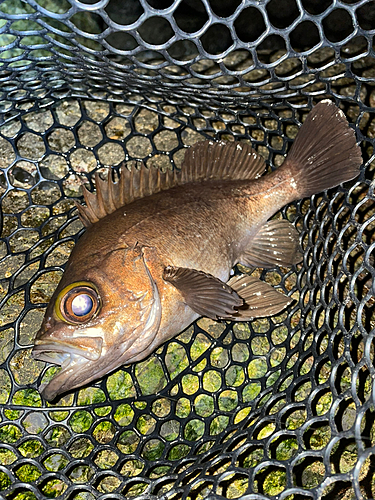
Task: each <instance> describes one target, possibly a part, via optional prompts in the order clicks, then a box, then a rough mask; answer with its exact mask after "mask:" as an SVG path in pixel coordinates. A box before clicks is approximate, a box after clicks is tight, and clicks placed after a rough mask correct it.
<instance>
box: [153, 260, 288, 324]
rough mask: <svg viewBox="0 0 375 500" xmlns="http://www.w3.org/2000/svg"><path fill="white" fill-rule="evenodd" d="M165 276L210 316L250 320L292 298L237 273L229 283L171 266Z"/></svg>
mask: <svg viewBox="0 0 375 500" xmlns="http://www.w3.org/2000/svg"><path fill="white" fill-rule="evenodd" d="M163 278H164V279H165V281H168V282H169V283H171V284H172V285H173V286H175V287H176V288H177V289H178V290H179V292H180V293H181V295H182V296H183V298H184V301H185V303H186V304H187V305H188V306H189V307H191V308H192V309H193V310H194V311H195V312H196V313H198V314H200V315H201V316H206V317H208V318H211V319H214V320H217V319H231V320H234V321H248V320H251V319H253V318H259V317H264V316H272V315H274V314H277V313H278V312H280V311H282V310H283V309H284V308H285V307H286V306H287V305H289V304H290V303H291V302H292V299H291V298H290V297H286V296H285V295H283V294H282V293H279V292H277V291H276V290H275V289H274V288H272V286H270V285H268V284H267V283H264V281H261V280H258V279H256V278H253V277H251V276H247V275H241V276H234V277H233V278H231V279H230V280H229V281H228V283H224V282H223V281H221V280H219V279H218V278H215V277H214V276H212V275H211V274H207V273H204V272H202V271H197V270H196V269H188V268H184V267H172V266H168V267H166V268H165V270H164V274H163Z"/></svg>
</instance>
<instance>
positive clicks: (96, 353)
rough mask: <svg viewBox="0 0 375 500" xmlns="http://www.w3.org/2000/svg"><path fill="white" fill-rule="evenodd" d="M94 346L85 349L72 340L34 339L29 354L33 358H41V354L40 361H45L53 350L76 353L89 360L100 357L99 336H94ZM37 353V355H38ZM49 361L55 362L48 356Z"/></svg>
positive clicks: (100, 340)
mask: <svg viewBox="0 0 375 500" xmlns="http://www.w3.org/2000/svg"><path fill="white" fill-rule="evenodd" d="M94 342H95V346H94V347H93V348H91V349H85V348H82V347H78V346H77V345H76V344H74V343H73V342H67V341H63V340H58V339H53V340H50V339H48V340H43V339H39V340H35V342H34V347H33V350H32V351H31V356H32V357H33V358H34V359H41V357H40V356H43V359H41V360H42V361H47V359H46V358H47V357H48V354H47V353H48V352H53V353H56V354H59V353H60V354H69V355H70V354H73V355H78V356H81V357H83V358H86V359H88V360H90V361H95V360H97V359H99V358H100V356H101V353H102V344H103V341H102V339H101V338H94ZM38 354H39V356H38ZM50 359H51V361H48V362H51V363H54V364H57V363H56V362H55V361H54V360H53V358H52V357H51V358H50Z"/></svg>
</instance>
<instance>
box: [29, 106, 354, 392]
mask: <svg viewBox="0 0 375 500" xmlns="http://www.w3.org/2000/svg"><path fill="white" fill-rule="evenodd" d="M361 164H362V158H361V151H360V148H359V146H358V145H357V144H356V138H355V134H354V131H353V129H351V128H350V127H349V125H348V122H347V120H346V118H345V116H344V114H343V113H342V111H340V110H339V109H338V108H337V107H336V106H335V105H334V104H333V103H332V102H331V101H327V100H326V101H322V102H320V103H319V104H318V105H316V106H315V107H314V108H313V110H312V111H311V112H310V113H309V114H308V116H307V118H306V120H305V122H304V124H303V125H302V127H301V129H300V131H299V133H298V135H297V137H296V139H295V141H294V143H293V145H292V147H291V150H290V152H289V154H288V156H287V158H286V159H285V161H284V163H283V165H282V166H281V167H280V168H278V169H277V170H275V171H274V172H272V173H269V174H268V175H265V176H262V174H263V172H264V170H265V162H264V160H263V159H262V157H261V156H259V155H258V154H257V153H256V152H255V151H254V150H253V149H252V148H251V147H250V146H249V145H247V144H245V143H242V142H229V143H224V142H214V141H213V140H212V141H204V142H198V143H197V144H195V145H194V146H192V147H191V148H189V149H187V151H186V154H185V158H184V162H183V165H182V168H181V171H176V170H174V171H167V172H166V173H161V172H160V171H159V170H158V169H157V168H154V167H150V168H146V167H145V166H142V167H141V168H140V169H136V168H134V167H133V168H132V169H131V170H128V169H126V168H123V169H122V171H121V175H120V178H119V180H118V181H117V182H115V181H114V180H113V179H112V175H111V172H109V174H108V181H104V180H102V179H100V177H99V176H96V193H95V194H94V193H91V192H89V191H87V190H85V189H84V198H85V202H86V205H85V206H83V205H79V204H77V206H78V210H79V215H80V218H81V220H82V222H83V224H84V225H85V226H86V228H87V229H86V232H85V233H84V235H83V236H82V237H81V238H80V240H79V241H78V243H77V245H76V246H75V248H74V249H73V252H72V254H71V256H70V258H69V260H68V263H67V266H66V269H65V272H64V275H63V277H62V279H61V281H60V283H59V285H58V287H57V289H56V291H55V293H54V295H53V297H52V299H51V301H50V303H49V305H48V307H47V311H46V314H45V317H44V320H43V323H42V326H41V329H40V331H39V332H38V334H37V336H36V339H35V346H34V348H33V352H32V354H33V357H34V358H35V359H39V360H42V361H47V362H51V363H55V364H58V365H61V370H60V372H59V373H57V375H55V377H54V378H53V379H52V380H51V381H50V382H49V383H48V384H46V385H44V387H41V388H40V390H41V392H42V394H43V396H44V398H45V399H47V400H53V399H54V398H55V397H56V396H57V395H59V394H61V393H63V392H66V391H69V390H71V389H74V388H77V387H80V386H82V385H84V384H87V383H88V382H90V381H92V380H95V379H98V378H100V377H102V376H103V375H106V374H108V373H109V372H112V371H113V370H115V369H116V368H118V367H119V366H121V365H123V364H129V363H134V362H135V361H139V360H142V359H143V358H145V357H146V356H148V355H149V354H150V353H151V352H153V351H154V350H155V349H156V348H157V347H158V346H160V344H162V343H163V342H165V341H166V340H168V339H170V338H171V337H174V336H175V335H177V334H178V333H180V332H181V331H182V330H183V329H185V328H186V327H187V326H189V325H190V324H191V323H192V322H193V321H194V320H196V319H197V318H198V317H199V316H207V317H209V318H213V319H214V320H234V321H249V320H252V319H253V318H257V317H264V316H271V315H274V314H277V313H279V312H280V311H281V310H283V309H284V308H285V307H286V306H287V305H288V304H290V302H291V299H290V297H287V296H285V295H284V294H282V293H280V292H278V291H276V290H275V289H274V288H273V287H271V286H270V285H268V284H266V283H264V282H263V281H261V280H258V279H256V278H253V277H251V276H249V275H246V274H245V275H235V276H232V277H231V278H230V274H231V269H232V268H233V266H235V265H236V264H237V263H241V264H243V265H245V266H254V267H264V268H274V267H275V266H291V265H293V264H295V263H297V262H300V260H301V259H302V255H301V253H300V250H299V234H298V232H297V230H296V229H295V227H294V226H293V225H292V224H291V223H290V222H288V221H287V220H284V219H282V220H272V219H271V220H270V217H272V216H273V215H274V214H275V213H276V212H277V211H278V210H280V209H281V208H282V207H283V206H284V205H286V204H288V203H291V202H293V201H294V200H298V199H300V198H305V197H309V196H311V195H313V194H315V193H319V192H321V191H323V190H325V189H328V188H332V187H334V186H337V185H338V184H341V183H342V182H345V181H348V180H350V179H353V178H354V177H356V176H357V175H358V173H359V167H360V165H361ZM229 278H230V279H229ZM228 280H229V281H228Z"/></svg>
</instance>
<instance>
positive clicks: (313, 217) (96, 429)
mask: <svg viewBox="0 0 375 500" xmlns="http://www.w3.org/2000/svg"><path fill="white" fill-rule="evenodd" d="M0 26H1V28H0V110H1V115H0V120H1V121H0V151H1V154H0V167H1V170H0V195H1V217H0V219H1V227H2V233H1V239H0V299H1V309H0V332H1V333H0V363H1V365H0V404H1V407H0V416H1V422H0V443H1V444H0V491H1V495H2V496H3V497H4V498H6V499H11V500H23V499H27V500H33V499H42V498H55V497H62V498H64V499H72V500H73V499H74V500H91V499H94V498H103V499H104V498H105V499H121V498H124V497H126V498H128V497H138V498H140V499H142V498H144V499H146V498H147V499H155V498H159V497H162V498H164V499H180V498H182V499H189V500H195V499H197V500H198V499H201V498H210V499H224V498H228V499H230V498H239V497H242V498H248V499H250V498H251V499H265V498H270V497H275V496H277V498H279V499H285V500H286V499H288V500H292V499H293V500H300V499H308V498H311V499H318V498H326V499H330V498H331V499H335V498H344V499H352V498H358V499H360V498H361V499H362V498H363V499H370V498H373V497H374V491H375V475H374V470H375V468H374V466H375V449H374V446H375V443H374V440H375V435H374V429H375V427H374V419H375V410H374V389H373V386H374V383H373V380H374V377H375V367H374V363H375V359H374V358H375V341H374V336H375V329H374V326H375V319H374V303H375V301H374V275H375V269H374V257H375V233H374V232H375V208H374V206H375V205H374V165H375V163H374V153H373V145H374V137H375V113H374V103H375V89H374V82H375V60H374V57H373V56H374V53H373V34H374V32H375V2H372V1H370V2H369V1H366V0H360V1H352V0H347V1H344V0H342V1H340V2H339V1H338V0H325V1H321V2H314V1H312V0H282V1H280V0H269V1H268V0H265V1H262V2H255V1H254V2H252V1H246V0H245V1H242V2H241V1H240V0H234V1H231V2H226V1H224V0H210V1H208V0H183V1H179V0H175V1H173V0H148V1H147V2H146V0H139V1H138V0H127V2H121V1H114V0H110V1H108V0H100V1H97V2H95V1H94V0H86V1H81V2H79V1H78V0H69V2H68V1H66V0H59V1H58V0H27V2H26V1H22V2H21V1H17V0H6V1H2V2H0ZM323 98H330V99H332V100H333V101H334V102H335V103H336V104H337V105H338V106H340V108H341V109H342V110H343V111H344V113H345V115H346V116H347V118H348V120H349V122H350V123H351V124H352V126H353V127H354V128H355V131H356V135H357V139H358V141H361V146H362V152H363V157H364V161H365V165H364V168H363V170H362V172H361V175H360V177H359V178H358V179H356V180H355V181H352V182H350V183H347V184H345V185H344V186H341V187H339V188H337V189H335V190H331V191H329V192H326V193H322V194H320V195H316V196H313V197H312V198H311V199H308V200H301V201H299V202H296V203H294V204H292V205H289V206H287V207H286V208H284V209H283V210H282V212H281V213H280V214H279V216H280V217H285V218H287V219H288V220H290V221H291V222H293V223H294V224H295V225H296V227H297V228H298V230H299V231H300V233H301V244H302V246H303V249H304V259H303V262H302V263H301V264H299V265H297V266H294V267H293V268H292V269H287V268H285V269H284V268H275V269H271V270H267V271H265V270H262V269H246V268H242V269H241V271H242V272H248V273H252V274H253V275H254V276H257V277H261V279H263V280H265V281H267V282H268V283H270V284H272V285H273V286H275V287H276V288H278V289H282V290H284V291H285V292H287V293H288V294H290V295H291V296H292V297H293V298H294V299H295V302H294V304H293V305H292V306H291V307H290V308H288V310H287V311H285V312H283V313H281V314H279V315H278V316H274V317H272V318H266V319H259V320H256V321H253V322H251V323H237V324H233V323H229V322H224V323H215V322H213V321H211V320H208V319H204V318H202V319H200V320H198V321H197V322H196V323H195V324H194V325H192V326H191V327H190V328H188V329H187V330H186V331H184V332H183V333H181V334H180V335H179V336H178V337H176V338H175V339H172V340H171V341H169V342H168V343H166V344H165V345H163V346H161V347H160V348H159V349H158V350H157V352H156V353H154V354H153V355H151V356H150V357H149V358H147V359H146V360H145V361H143V362H140V363H137V364H134V365H131V366H127V367H123V368H121V369H119V370H117V371H116V372H115V373H113V374H110V375H109V376H106V377H104V378H103V379H102V380H100V381H98V382H97V383H94V384H92V385H91V386H89V387H85V388H82V389H79V390H76V391H74V393H71V394H68V395H65V396H64V397H63V398H61V399H60V400H59V401H58V402H57V403H55V404H50V403H47V402H46V401H43V400H42V399H41V398H40V396H39V393H38V391H37V386H38V385H39V384H40V383H41V382H42V381H46V380H48V379H49V378H51V377H52V375H53V374H54V373H55V372H56V368H55V367H53V366H48V365H45V364H44V363H42V362H37V361H34V360H32V359H31V357H30V352H31V347H32V342H33V338H34V336H35V333H36V331H37V329H38V326H39V325H40V323H41V320H42V317H43V313H44V310H45V306H46V303H47V302H48V300H49V298H50V297H51V295H52V293H53V290H54V289H55V287H56V285H57V283H58V281H59V279H60V277H61V274H62V270H63V268H64V264H65V262H66V260H67V258H68V256H69V254H70V252H71V249H72V247H73V246H74V243H75V241H76V240H77V238H78V237H79V235H80V234H81V233H82V231H83V228H82V224H81V223H80V222H79V220H78V217H77V212H76V209H75V208H74V202H73V200H74V199H77V198H79V197H80V196H81V193H80V186H81V184H82V183H85V184H86V185H88V186H89V187H90V189H93V188H94V184H93V175H92V174H93V172H95V171H98V170H99V171H100V172H102V173H103V176H105V175H106V174H107V171H108V170H107V167H108V166H114V168H115V169H118V168H119V165H120V164H122V163H123V162H125V164H127V163H128V162H130V163H132V162H134V161H144V162H145V163H146V165H149V166H150V165H155V166H157V167H159V168H160V169H162V170H165V169H168V168H179V167H180V166H181V162H182V159H183V156H184V152H185V148H186V147H187V146H190V145H192V144H194V143H195V142H197V141H198V140H201V139H203V138H210V137H215V138H220V139H223V140H229V141H230V140H241V141H245V142H249V143H251V144H252V145H253V146H254V147H255V148H256V149H257V151H258V152H259V153H260V154H262V155H263V156H264V157H265V159H266V161H267V166H268V169H269V170H273V169H274V168H277V167H278V166H280V165H281V163H282V162H283V159H284V157H285V155H286V153H287V151H288V150H289V148H290V145H291V144H292V142H293V139H294V137H295V135H296V133H297V131H298V128H299V126H300V124H301V123H302V122H303V120H304V118H305V117H306V115H307V113H308V111H309V110H310V109H311V107H312V106H313V104H315V103H316V102H318V101H319V100H321V99H323Z"/></svg>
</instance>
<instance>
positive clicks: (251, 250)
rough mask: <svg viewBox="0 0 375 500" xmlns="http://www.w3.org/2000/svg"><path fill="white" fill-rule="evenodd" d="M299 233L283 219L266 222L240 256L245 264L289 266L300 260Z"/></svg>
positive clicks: (267, 266) (268, 266) (266, 266)
mask: <svg viewBox="0 0 375 500" xmlns="http://www.w3.org/2000/svg"><path fill="white" fill-rule="evenodd" d="M301 260H302V254H301V251H300V245H299V233H298V231H297V230H296V228H295V227H294V226H293V224H291V223H290V222H288V221H287V220H285V219H281V220H270V221H268V222H266V223H265V224H264V225H263V226H262V227H261V228H260V230H259V231H258V233H257V234H256V235H255V237H254V239H253V240H252V242H251V245H250V246H249V247H248V248H247V249H246V251H245V252H244V253H243V255H242V256H241V258H240V262H241V263H242V264H244V265H245V266H246V265H247V266H253V267H265V268H270V267H276V266H288V267H289V266H291V265H293V264H297V263H298V262H301Z"/></svg>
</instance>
